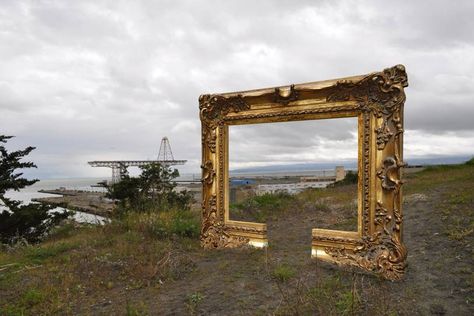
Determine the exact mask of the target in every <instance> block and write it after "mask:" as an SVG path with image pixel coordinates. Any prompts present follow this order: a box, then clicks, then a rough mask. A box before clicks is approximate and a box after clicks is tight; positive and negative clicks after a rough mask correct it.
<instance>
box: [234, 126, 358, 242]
mask: <svg viewBox="0 0 474 316" xmlns="http://www.w3.org/2000/svg"><path fill="white" fill-rule="evenodd" d="M277 131H278V133H277ZM282 131H284V133H281V132H282ZM276 135H278V136H276ZM281 135H285V136H284V137H282V136H281ZM275 138H278V141H275ZM270 144H271V145H270ZM275 144H278V145H276V146H275ZM357 152H358V144H357V118H355V117H352V118H338V119H329V120H312V121H299V122H281V123H266V124H258V125H237V126H230V127H229V190H228V192H229V218H230V220H237V221H245V222H258V223H266V224H267V225H268V238H269V243H270V244H271V243H272V242H274V240H275V239H276V240H278V239H279V236H280V235H281V236H280V237H281V238H282V242H284V241H283V240H286V241H287V242H289V244H291V243H293V244H294V245H295V246H296V245H297V244H299V242H301V247H304V248H305V249H306V250H308V251H309V248H310V247H309V245H310V243H309V241H308V240H309V239H310V236H311V229H312V228H326V229H333V230H343V231H357V205H358V203H357V202H358V199H357V183H358V178H357V159H358V156H357ZM300 235H301V236H300ZM295 242H296V243H295Z"/></svg>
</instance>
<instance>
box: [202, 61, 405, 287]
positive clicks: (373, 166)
mask: <svg viewBox="0 0 474 316" xmlns="http://www.w3.org/2000/svg"><path fill="white" fill-rule="evenodd" d="M407 86H408V82H407V75H406V72H405V67H404V66H403V65H397V66H394V67H392V68H387V69H385V70H383V71H382V72H375V73H371V74H369V75H365V76H355V77H348V78H344V79H336V80H328V81H321V82H312V83H305V84H298V85H291V86H287V87H277V88H271V89H261V90H250V91H243V92H233V93H223V94H212V95H209V94H204V95H201V96H200V97H199V110H200V118H201V123H202V166H201V167H202V184H203V194H202V196H203V202H202V227H201V245H202V247H204V248H224V247H238V246H242V245H246V244H251V245H253V246H257V247H258V246H266V245H267V234H266V224H261V223H251V222H242V221H233V220H230V219H229V203H228V201H229V190H228V182H229V181H228V180H229V175H228V127H229V125H239V124H255V123H267V122H283V121H298V120H316V119H328V118H341V117H357V118H358V126H359V127H358V134H359V162H358V170H359V171H358V173H359V185H358V197H359V199H358V200H359V202H358V231H357V232H346V231H335V230H327V229H313V231H312V236H313V237H312V240H313V241H312V257H316V258H318V259H322V260H325V261H330V262H335V263H337V264H343V265H353V266H357V267H360V268H362V269H364V270H366V271H371V272H374V273H377V274H379V275H381V276H382V277H384V278H386V279H390V280H396V279H400V278H401V277H402V275H403V273H404V270H405V266H406V263H405V261H406V256H407V251H406V248H405V246H404V245H403V243H402V236H401V235H402V231H401V226H402V210H401V201H402V192H401V185H402V181H401V168H402V167H403V166H404V163H403V161H402V158H403V157H402V146H403V138H402V135H403V105H404V102H405V93H404V87H407Z"/></svg>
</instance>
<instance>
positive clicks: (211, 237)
mask: <svg viewBox="0 0 474 316" xmlns="http://www.w3.org/2000/svg"><path fill="white" fill-rule="evenodd" d="M202 218H203V221H202V223H203V224H202V227H201V246H202V247H203V248H206V249H210V248H233V247H239V246H242V245H245V244H247V243H248V241H249V240H248V238H243V237H236V236H231V235H229V234H228V233H227V231H226V230H227V228H226V227H225V225H224V222H223V221H222V219H220V218H218V215H217V197H216V195H215V194H213V195H211V197H210V198H209V200H208V202H207V205H206V203H204V204H203V206H202Z"/></svg>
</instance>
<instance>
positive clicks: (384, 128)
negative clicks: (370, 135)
mask: <svg viewBox="0 0 474 316" xmlns="http://www.w3.org/2000/svg"><path fill="white" fill-rule="evenodd" d="M375 133H377V149H379V150H383V149H384V148H385V145H386V144H387V143H388V141H389V140H390V139H391V138H392V136H393V132H392V131H391V130H390V128H389V127H388V124H387V121H386V120H383V123H382V125H380V126H379V127H377V128H376V129H375Z"/></svg>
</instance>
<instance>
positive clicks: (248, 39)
mask: <svg viewBox="0 0 474 316" xmlns="http://www.w3.org/2000/svg"><path fill="white" fill-rule="evenodd" d="M473 13H474V3H473V2H472V1H468V0H466V1H457V2H456V4H455V5H454V4H452V3H450V2H448V1H397V2H383V3H382V2H380V1H357V2H354V1H337V2H334V1H300V2H298V3H297V4H296V3H295V2H294V1H237V2H230V1H101V0H95V1H86V0H85V1H20V0H19V1H6V0H4V1H0V58H1V60H2V63H0V133H2V134H7V135H15V136H17V137H16V138H15V139H14V141H12V142H11V147H12V148H19V147H22V146H26V145H33V146H36V147H37V150H36V151H35V152H34V153H33V154H32V155H31V159H32V160H34V161H35V162H36V163H37V164H38V166H39V169H38V170H36V171H35V173H34V175H36V176H39V177H89V176H109V170H107V169H97V168H91V167H89V166H88V165H87V161H89V160H101V159H153V158H155V157H156V156H157V154H158V148H159V144H160V140H161V137H163V136H168V138H169V139H170V141H171V145H172V148H173V152H174V154H175V156H176V157H177V158H178V159H188V161H189V163H188V164H187V165H185V166H183V167H182V168H180V169H181V171H182V172H198V171H199V164H200V154H201V151H200V146H201V141H200V122H199V117H198V102H197V99H198V96H199V95H200V94H203V93H218V92H228V91H235V90H246V89H254V88H262V87H271V86H277V85H286V84H290V83H302V82H308V81H317V80H324V79H331V78H338V77H345V76H350V75H357V74H364V73H369V72H371V71H379V70H382V69H383V68H386V67H389V66H393V65H395V64H398V63H401V64H404V65H405V66H406V68H407V71H408V75H409V83H410V87H408V88H407V90H406V93H407V102H406V107H405V127H406V135H405V156H406V157H408V158H409V157H424V156H433V155H471V154H473V153H474V149H473V148H474V124H472V118H473V117H474V104H473V100H474V76H473V70H474V40H473V37H472V32H471V31H472V30H473V29H474V20H473V19H472V15H473ZM316 123H319V122H316ZM321 123H322V122H321ZM275 126H276V125H275ZM355 130H356V129H355V126H354V125H351V123H347V122H346V123H345V122H342V121H341V122H334V123H331V124H326V123H324V124H316V125H314V124H309V123H308V124H297V125H294V124H293V125H291V124H289V125H285V126H280V127H271V126H268V127H265V128H262V127H260V126H248V127H246V128H245V130H243V129H242V130H241V131H237V132H236V133H237V135H242V137H240V140H239V137H236V139H235V140H232V144H233V145H232V146H233V148H232V150H233V154H232V157H235V159H234V158H232V159H233V160H232V161H233V163H235V164H237V165H238V164H240V165H245V166H251V165H258V164H261V163H264V162H265V161H266V160H268V161H269V162H271V163H278V162H282V163H287V162H291V161H295V162H296V161H298V162H302V161H319V160H325V159H328V158H331V157H337V158H345V157H350V156H352V155H353V149H352V148H353V144H354V141H355V136H354V132H355ZM239 133H240V134H239ZM301 135H305V136H304V137H303V136H301ZM231 136H232V135H231ZM232 137H233V136H232ZM250 138H251V143H249V139H250ZM258 144H260V145H258ZM351 144H352V145H351ZM345 149H347V150H345Z"/></svg>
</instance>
